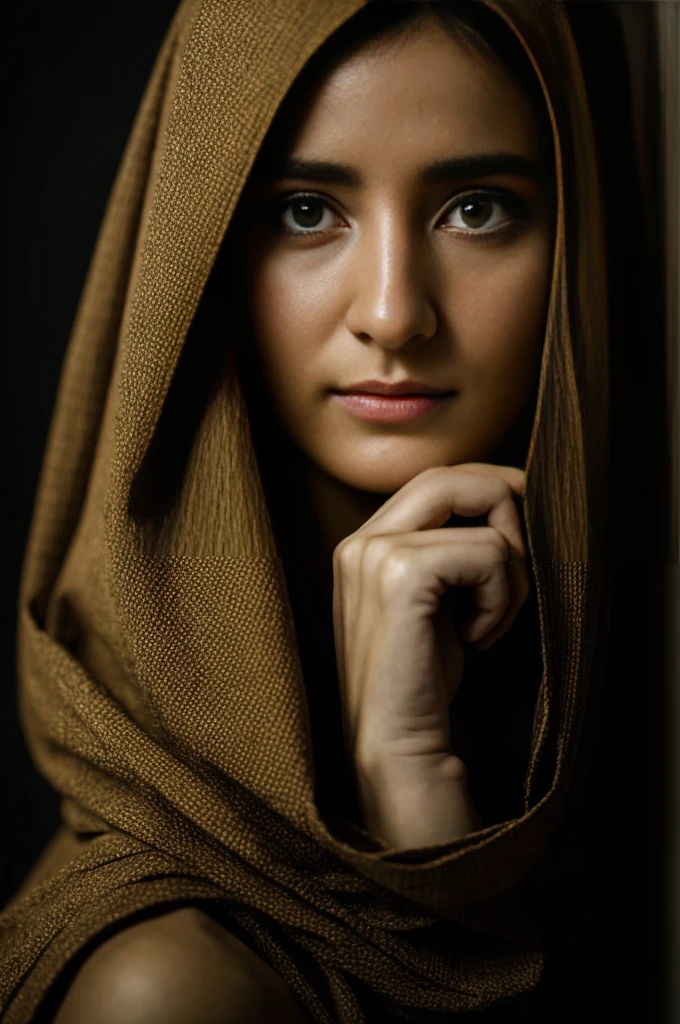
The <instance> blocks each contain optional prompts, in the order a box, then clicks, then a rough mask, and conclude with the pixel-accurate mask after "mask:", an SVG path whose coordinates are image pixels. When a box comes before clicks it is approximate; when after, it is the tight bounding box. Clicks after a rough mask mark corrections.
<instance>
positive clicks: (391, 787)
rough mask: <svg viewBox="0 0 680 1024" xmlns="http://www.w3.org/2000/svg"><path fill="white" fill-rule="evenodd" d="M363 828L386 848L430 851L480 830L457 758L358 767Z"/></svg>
mask: <svg viewBox="0 0 680 1024" xmlns="http://www.w3.org/2000/svg"><path fill="white" fill-rule="evenodd" d="M356 779H357V786H358V797H359V805H360V807H361V810H362V814H363V819H364V827H365V829H366V831H368V832H370V833H371V834H372V835H374V836H375V837H376V838H378V839H380V840H381V841H382V842H383V843H385V844H386V845H387V846H388V847H390V848H394V849H398V850H403V849H413V848H417V847H425V846H434V845H438V844H440V843H446V842H449V841H451V840H452V839H458V838H459V837H460V836H464V835H469V834H470V833H471V832H476V831H478V830H479V829H481V828H483V823H482V821H481V819H480V817H479V815H478V814H477V811H476V810H475V807H474V805H473V804H472V801H471V799H470V795H469V793H468V787H467V772H466V769H465V765H464V764H463V762H462V761H461V760H460V758H457V757H455V756H454V755H451V756H448V757H440V758H438V759H436V760H431V761H428V762H425V763H418V764H415V763H408V762H404V761H403V760H402V761H397V762H395V761H393V760H392V761H389V760H388V761H386V762H384V761H383V762H380V761H379V760H374V761H372V762H371V763H370V765H369V764H366V763H364V765H363V766H362V767H358V768H357V771H356Z"/></svg>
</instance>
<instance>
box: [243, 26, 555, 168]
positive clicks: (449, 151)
mask: <svg viewBox="0 0 680 1024" xmlns="http://www.w3.org/2000/svg"><path fill="white" fill-rule="evenodd" d="M303 79H304V72H303V76H301V79H300V80H299V81H298V82H297V83H296V85H295V86H294V87H293V89H292V90H291V93H290V94H289V96H288V97H287V98H286V100H285V101H284V104H283V105H282V107H281V108H280V109H279V112H278V113H277V116H276V119H275V121H274V123H273V124H272V128H271V129H270V134H269V137H268V139H267V141H266V143H265V146H264V147H263V153H262V154H261V157H262V161H267V162H268V163H272V162H273V163H276V162H280V161H282V160H283V159H284V158H285V157H287V156H289V155H290V154H292V153H293V152H295V153H296V154H302V153H304V154H305V155H306V156H309V157H312V156H314V157H316V158H317V159H323V158H324V156H328V157H329V158H330V157H331V156H332V158H333V159H334V161H342V160H343V159H344V160H345V161H346V162H348V163H354V164H355V163H356V162H357V160H359V159H360V160H362V161H364V162H365V163H366V166H367V168H368V167H370V166H372V165H376V166H380V165H381V164H384V163H385V157H386V156H387V154H389V156H390V159H398V160H399V164H400V166H401V167H404V168H407V167H409V166H410V164H413V167H414V169H415V167H416V166H420V165H422V163H423V158H424V157H427V159H428V160H429V159H432V160H433V161H436V160H443V159H446V158H448V157H453V156H455V155H460V156H463V155H467V154H469V153H473V152H474V153H476V152H483V151H485V150H489V148H491V149H493V150H495V151H508V152H515V153H517V154H518V155H522V156H524V157H525V158H526V159H529V160H531V159H532V158H534V157H535V156H536V149H537V132H536V125H535V118H534V115H533V110H532V107H531V104H530V102H529V100H528V99H527V97H526V96H525V95H524V94H523V92H522V91H521V89H520V88H519V87H518V86H517V85H516V83H515V82H514V81H513V80H512V78H511V77H510V76H509V75H508V74H507V73H506V72H505V71H503V69H502V68H501V67H500V66H499V65H498V64H496V63H495V62H493V61H492V60H489V59H485V58H482V57H480V56H479V55H477V54H475V53H471V52H470V51H469V50H466V49H464V48H463V47H462V46H460V44H458V43H457V42H456V40H455V39H454V38H453V37H452V36H451V35H450V33H447V32H446V31H444V30H442V29H440V28H438V27H436V26H435V27H432V28H430V27H428V28H427V29H424V30H423V31H422V32H420V33H418V35H417V36H415V37H408V38H407V39H406V40H404V41H396V42H395V43H394V45H392V46H390V47H389V48H387V49H381V50H380V51H379V52H373V51H372V50H371V48H370V47H362V48H361V49H360V50H359V51H358V52H355V53H352V54H350V55H349V56H348V57H346V58H345V59H343V60H341V61H339V62H338V63H336V64H335V65H334V66H333V67H331V68H329V69H328V70H327V71H326V73H325V74H322V75H318V76H316V81H315V83H314V88H313V89H312V90H311V91H309V92H307V91H305V92H304V93H303V92H302V90H301V88H300V86H301V85H302V84H303Z"/></svg>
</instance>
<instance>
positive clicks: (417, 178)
mask: <svg viewBox="0 0 680 1024" xmlns="http://www.w3.org/2000/svg"><path fill="white" fill-rule="evenodd" d="M272 131H273V140H274V141H273V143H272V148H273V152H274V153H275V156H274V157H272V158H270V159H268V160H267V162H265V163H263V167H264V173H263V174H262V175H259V174H258V175H257V176H256V177H255V178H254V181H253V182H251V183H250V185H249V205H248V207H247V210H248V213H247V228H246V232H245V238H246V240H247V241H246V243H245V252H246V259H245V271H246V281H247V286H246V292H247V307H248V315H249V320H250V325H251V328H252V344H253V345H254V348H255V356H256V362H257V363H258V365H259V372H260V374H261V376H262V379H263V383H264V387H265V394H264V396H263V399H264V400H265V401H267V402H269V403H271V407H272V409H273V411H274V413H275V416H276V419H277V420H278V421H279V422H280V424H281V426H282V427H283V429H284V430H285V432H286V433H287V434H288V436H289V437H290V439H292V441H293V443H294V444H295V445H296V446H297V448H298V449H299V450H300V451H301V452H302V454H303V455H304V456H306V458H308V459H310V460H312V462H313V463H315V464H316V465H317V466H318V467H320V468H321V469H322V470H324V471H325V472H326V473H328V474H330V475H331V476H332V477H333V478H335V479H337V480H338V481H341V482H343V483H345V484H347V485H349V486H351V487H353V488H359V489H360V490H365V491H370V492H373V493H377V494H389V493H393V492H394V491H396V490H397V489H398V488H400V487H401V486H402V485H403V484H405V483H406V482H407V481H408V480H410V479H411V478H412V477H413V476H415V475H416V474H417V473H419V472H421V471H422V470H424V469H426V468H429V467H431V466H435V465H454V464H457V463H463V462H469V461H493V458H492V456H493V452H494V450H495V449H496V447H497V446H498V445H499V443H500V442H501V441H502V439H503V438H504V437H505V435H506V434H507V432H508V431H509V429H510V427H511V426H512V425H513V423H515V421H516V420H517V418H518V415H519V413H520V412H521V411H522V409H523V407H524V406H525V404H526V403H527V401H528V400H529V399H530V396H531V395H532V392H533V390H534V388H535V384H536V380H537V373H538V366H539V360H540V355H541V348H542V341H543V333H544V324H545V315H546V308H547V301H548V294H549V283H550V274H551V264H552V215H551V204H550V194H549V190H548V186H547V185H546V184H545V183H542V181H541V173H540V171H539V161H540V153H539V139H538V135H537V128H536V124H535V118H534V114H533V112H532V109H531V106H530V105H529V101H528V100H527V99H526V97H525V96H524V94H523V93H522V92H521V91H520V89H519V87H518V86H516V85H515V84H514V82H513V80H512V79H511V78H509V77H508V76H507V74H506V73H505V72H503V71H502V70H500V69H499V68H498V67H497V66H496V65H495V64H493V63H491V62H487V61H486V60H483V59H482V58H480V57H478V56H476V55H471V54H470V53H468V52H467V51H466V50H464V49H463V48H461V47H460V46H459V45H458V44H457V43H456V42H455V40H454V39H453V38H452V37H451V36H450V34H449V33H448V32H447V31H446V30H445V29H444V28H442V27H439V26H437V25H427V26H424V27H423V29H422V30H421V31H420V32H419V33H418V34H417V35H415V36H413V37H411V38H406V39H401V40H397V41H396V42H394V43H393V44H392V45H390V46H389V48H388V49H386V50H384V51H382V52H379V51H376V52H372V51H370V50H368V49H362V50H360V51H357V52H356V53H355V54H354V55H353V56H352V57H351V58H349V59H346V60H345V61H343V62H342V63H340V64H338V65H337V66H336V67H334V68H332V70H330V71H328V72H327V73H326V75H325V77H324V78H323V80H322V81H321V83H320V85H319V86H318V87H317V89H316V91H315V92H314V94H313V95H312V97H311V99H310V100H308V101H306V103H305V105H304V108H303V109H302V110H301V112H300V111H298V116H297V119H296V120H295V121H294V123H293V125H292V130H291V120H290V116H287V117H286V118H285V120H284V121H283V123H281V124H278V123H277V124H275V125H274V128H273V130H272ZM294 163H296V164H297V165H298V166H297V167H296V166H294ZM302 163H304V164H306V165H307V164H319V165H323V167H321V166H319V167H318V168H317V169H316V170H315V168H314V167H312V166H306V167H303V166H302ZM250 200H252V205H250ZM406 379H410V380H412V381H415V382H417V383H416V384H414V385H413V386H412V387H409V390H410V391H412V392H418V391H419V386H418V385H424V386H427V387H430V388H435V389H438V390H439V391H441V392H445V393H447V394H445V395H443V396H441V397H439V398H436V397H435V399H434V400H432V399H430V401H429V402H424V401H422V400H421V402H420V404H418V403H417V401H416V400H413V399H411V400H406V401H403V400H402V401H401V402H399V400H398V399H394V398H392V399H389V398H388V399H387V400H383V401H382V403H380V402H379V400H377V399H371V398H370V397H367V396H366V395H364V397H363V398H358V399H357V398H356V397H354V398H353V397H352V396H351V395H350V396H349V397H348V396H347V394H346V393H347V392H351V391H352V389H353V386H355V385H357V384H359V385H361V382H363V381H366V380H377V381H380V382H384V383H396V382H402V381H404V380H406ZM361 388H362V390H368V391H370V385H367V386H366V385H361ZM338 392H342V394H339V393H338ZM450 392H454V394H448V393H450ZM385 417H388V418H385Z"/></svg>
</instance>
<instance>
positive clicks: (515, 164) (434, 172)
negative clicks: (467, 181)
mask: <svg viewBox="0 0 680 1024" xmlns="http://www.w3.org/2000/svg"><path fill="white" fill-rule="evenodd" d="M498 174H511V175H513V176H516V177H520V178H527V179H529V180H530V181H535V182H538V183H541V182H543V180H544V174H543V173H542V171H541V169H540V168H539V166H538V165H537V164H535V163H534V162H533V161H532V160H529V159H527V158H526V157H524V156H519V154H517V153H475V154H470V155H469V156H462V157H452V158H450V159H448V160H437V161H436V162H435V163H432V164H426V165H425V166H424V167H420V168H419V170H418V176H419V178H420V180H421V182H422V183H423V184H424V185H438V184H441V183H443V182H446V181H451V180H453V179H456V178H467V177H490V176H492V175H498ZM258 177H260V178H261V179H264V180H266V181H268V182H274V181H279V180H281V179H282V178H304V179H305V180H307V181H315V182H320V183H323V184H327V185H347V186H349V187H350V188H361V186H362V185H363V183H364V181H363V177H362V175H361V173H360V171H358V170H357V169H356V168H355V167H351V166H349V165H348V164H335V163H327V162H326V161H324V160H303V159H301V158H298V157H289V158H288V159H286V160H281V161H278V162H275V163H273V164H265V165H264V167H262V168H261V170H260V171H259V173H258Z"/></svg>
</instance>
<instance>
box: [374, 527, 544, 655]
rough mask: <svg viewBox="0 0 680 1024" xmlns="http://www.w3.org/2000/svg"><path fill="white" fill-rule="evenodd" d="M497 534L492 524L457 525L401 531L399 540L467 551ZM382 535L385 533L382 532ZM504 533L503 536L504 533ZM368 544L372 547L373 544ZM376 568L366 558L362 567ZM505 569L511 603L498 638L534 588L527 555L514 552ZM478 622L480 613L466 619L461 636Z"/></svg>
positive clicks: (389, 536)
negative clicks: (530, 579)
mask: <svg viewBox="0 0 680 1024" xmlns="http://www.w3.org/2000/svg"><path fill="white" fill-rule="evenodd" d="M496 535H497V531H496V530H495V529H494V527H491V526H469V527H466V526H457V527H455V528H452V527H445V528H444V529H439V530H416V531H412V532H411V533H402V534H399V540H398V542H397V544H398V545H402V544H403V545H410V546H413V547H424V546H429V545H432V544H438V543H448V544H455V545H458V544H460V545H461V546H462V550H463V551H464V550H465V549H468V551H470V550H471V546H473V545H479V544H484V543H487V544H488V543H489V542H493V540H494V539H495V538H496ZM379 536H383V535H382V534H381V535H379ZM501 536H503V535H502V534H501ZM391 538H393V535H392V534H389V535H385V540H386V542H388V543H387V545H386V550H387V548H388V545H389V541H390V539H391ZM496 539H497V538H496ZM504 539H505V538H504ZM371 540H372V541H373V543H375V542H376V541H377V540H378V538H377V537H375V538H371ZM506 543H507V541H506ZM366 546H367V547H370V546H372V545H366ZM389 546H391V545H389ZM458 550H461V548H459V549H458ZM510 550H511V549H509V551H508V554H510ZM461 557H464V556H461ZM375 568H376V566H375V563H373V564H372V563H371V561H370V559H366V558H364V562H362V570H363V571H364V572H368V573H369V575H370V574H371V573H372V572H374V571H375ZM505 568H506V573H507V576H508V583H509V587H510V602H509V605H508V608H507V611H506V613H505V615H504V616H503V620H502V621H501V622H500V623H499V624H498V627H497V631H498V637H500V636H501V635H502V634H503V633H505V632H506V631H507V630H508V629H509V628H510V626H511V625H512V623H513V622H514V620H515V617H516V615H517V613H518V612H519V610H520V608H521V607H522V605H523V604H524V602H525V601H526V599H527V597H528V596H529V593H530V591H531V584H530V582H529V573H528V570H527V565H526V559H525V558H514V555H513V557H512V558H510V557H509V558H508V561H507V564H506V567H505ZM476 621H477V613H476V612H475V613H473V614H471V615H470V616H468V618H466V619H465V622H464V623H463V625H462V627H461V637H462V638H463V639H465V640H467V636H466V635H464V634H465V630H466V627H469V626H470V625H471V624H472V623H474V622H476ZM498 637H496V638H495V639H497V638H498ZM492 642H493V641H492Z"/></svg>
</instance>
